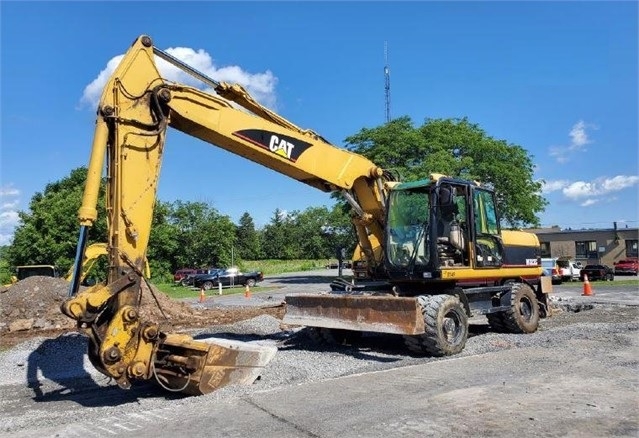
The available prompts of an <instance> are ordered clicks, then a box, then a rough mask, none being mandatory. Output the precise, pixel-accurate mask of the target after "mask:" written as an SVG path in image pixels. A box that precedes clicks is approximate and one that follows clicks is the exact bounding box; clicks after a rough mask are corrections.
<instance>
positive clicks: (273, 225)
mask: <svg viewBox="0 0 639 438" xmlns="http://www.w3.org/2000/svg"><path fill="white" fill-rule="evenodd" d="M293 214H294V213H293ZM291 234H292V227H291V220H290V215H287V214H285V213H284V212H283V211H282V210H280V209H279V208H276V209H275V211H274V212H273V217H272V218H271V222H270V223H268V224H266V225H265V226H264V230H263V231H262V244H261V246H262V251H263V254H264V257H266V258H267V259H282V260H292V259H295V258H296V254H295V251H294V249H293V246H292V244H291V243H292V240H293V238H292V235H291Z"/></svg>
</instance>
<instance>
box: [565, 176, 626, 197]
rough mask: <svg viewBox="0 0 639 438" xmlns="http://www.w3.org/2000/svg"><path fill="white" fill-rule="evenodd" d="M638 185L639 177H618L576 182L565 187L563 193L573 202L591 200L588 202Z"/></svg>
mask: <svg viewBox="0 0 639 438" xmlns="http://www.w3.org/2000/svg"><path fill="white" fill-rule="evenodd" d="M637 184H639V176H636V175H617V176H615V177H612V178H597V179H595V180H593V181H591V182H587V181H575V182H573V183H570V184H569V185H567V186H566V187H564V188H563V189H562V192H563V194H564V196H566V197H567V198H569V199H572V200H578V199H581V198H589V199H588V200H587V201H585V202H588V201H591V200H593V199H596V198H601V197H603V196H608V195H610V194H612V193H615V192H618V191H620V190H623V189H626V188H628V187H632V186H635V185H637Z"/></svg>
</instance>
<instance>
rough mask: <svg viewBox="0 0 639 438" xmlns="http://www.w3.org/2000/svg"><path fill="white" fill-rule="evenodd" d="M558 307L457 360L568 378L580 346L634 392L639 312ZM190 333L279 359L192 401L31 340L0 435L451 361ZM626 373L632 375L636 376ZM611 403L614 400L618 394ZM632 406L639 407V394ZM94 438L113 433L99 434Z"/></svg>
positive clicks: (6, 387)
mask: <svg viewBox="0 0 639 438" xmlns="http://www.w3.org/2000/svg"><path fill="white" fill-rule="evenodd" d="M555 309H556V311H555V312H554V313H555V314H554V315H553V316H552V317H550V318H547V319H544V320H542V321H541V324H540V329H539V330H538V331H537V332H536V333H533V334H529V335H514V334H497V333H492V332H491V331H490V329H489V327H488V325H487V323H486V322H485V318H476V319H473V321H472V322H473V324H472V325H471V336H470V337H469V339H468V341H467V344H466V348H465V349H464V351H463V352H462V353H461V354H459V355H457V356H455V357H459V358H463V357H469V356H477V355H490V354H493V353H498V352H507V351H515V350H522V349H538V348H543V349H551V350H552V351H553V360H554V361H555V362H556V366H557V374H558V375H559V376H561V375H562V373H564V372H566V371H567V370H569V369H570V366H571V365H570V364H571V363H572V361H573V360H574V356H575V351H576V350H574V349H575V348H576V349H579V354H583V348H597V352H598V353H601V352H606V351H609V354H603V355H601V356H600V358H599V359H598V360H603V361H605V363H601V366H602V367H604V368H608V369H610V378H611V379H622V381H621V383H622V385H623V386H625V387H627V388H630V389H632V390H634V391H635V394H637V390H639V381H638V380H637V378H636V376H637V375H638V374H637V372H638V371H639V337H638V336H637V332H638V330H639V307H636V306H616V305H600V304H588V303H583V302H580V303H577V302H573V301H565V302H555ZM188 332H189V333H191V334H192V335H193V336H194V337H195V338H196V339H199V338H205V337H210V336H214V337H221V338H228V339H236V340H242V341H245V342H252V343H259V344H265V345H275V346H277V347H278V353H277V354H276V356H275V358H274V359H273V360H272V361H271V362H270V363H269V365H268V366H267V367H266V368H265V369H264V370H263V373H262V375H261V378H260V379H259V380H257V381H256V382H255V383H254V384H252V385H247V386H235V387H227V388H222V389H220V390H218V391H215V392H214V393H211V394H208V395H206V396H201V397H185V396H183V395H181V394H171V393H166V392H164V391H163V390H161V389H159V388H158V387H157V386H155V385H152V384H150V383H146V382H144V383H140V384H136V385H134V387H133V389H131V390H129V391H124V390H121V389H119V388H118V387H117V386H116V385H115V384H114V383H113V382H110V381H109V380H108V379H107V378H106V377H105V376H103V375H102V374H99V373H97V372H96V371H95V370H94V369H93V367H92V365H91V364H90V363H89V362H88V359H87V358H86V354H85V352H86V338H85V337H84V336H82V335H79V334H77V333H72V332H70V333H63V334H60V335H59V336H58V337H55V338H45V337H37V338H32V339H30V340H28V341H26V342H23V343H20V344H18V345H16V346H14V347H13V348H11V349H9V350H6V351H3V352H1V353H0V391H1V392H2V401H1V402H0V436H11V437H14V438H15V437H17V436H25V437H27V436H38V437H40V436H46V434H42V431H43V430H49V429H50V428H56V427H57V428H59V427H61V425H72V424H73V423H74V422H76V421H79V419H78V408H80V409H81V412H82V421H83V422H84V424H93V423H100V422H101V421H103V419H106V418H110V419H111V420H112V419H113V418H121V417H122V416H131V415H136V412H137V413H138V414H137V415H142V414H141V412H146V413H148V412H163V411H164V410H167V409H177V408H178V407H182V406H187V407H188V406H191V405H193V406H201V404H202V403H207V404H208V403H231V402H233V401H234V400H238V399H245V398H247V397H250V396H251V395H255V394H259V393H262V392H264V391H270V390H276V389H278V388H285V387H291V386H295V385H303V384H310V383H313V382H321V381H326V380H328V379H332V378H337V377H340V376H349V375H354V374H361V373H367V372H373V371H381V370H389V369H393V368H401V367H408V366H412V365H421V364H427V363H431V362H437V361H445V360H450V359H449V358H430V357H420V356H417V355H413V354H411V353H409V352H408V351H407V350H406V349H405V348H404V346H403V343H402V341H401V338H400V337H397V336H390V335H380V334H366V335H365V336H364V337H363V338H362V339H361V341H360V342H359V343H358V344H357V345H356V346H354V347H347V346H321V345H317V344H315V343H313V342H312V341H311V340H310V338H308V337H307V336H306V331H305V330H303V329H299V328H293V327H286V326H282V325H281V321H280V319H278V318H276V317H274V316H271V315H259V316H257V317H254V318H251V319H247V320H245V321H242V322H237V323H232V324H227V325H216V326H211V327H207V328H199V329H190V330H189V331H188ZM601 358H603V359H601ZM523 365H525V364H522V366H523ZM476 371H477V370H468V372H469V373H470V372H476ZM629 373H630V374H631V375H634V376H635V378H629V377H628V374H629ZM611 397H612V399H614V394H613V395H611ZM634 401H635V402H636V403H635V406H636V407H639V396H638V397H637V398H636V399H635V400H634ZM547 409H548V408H547ZM69 427H71V426H69ZM69 430H70V429H69ZM85 432H86V430H85ZM84 435H86V433H84ZM115 435H117V434H115ZM546 435H547V436H556V435H555V434H553V433H547V434H546ZM613 435H615V436H617V435H618V436H639V419H638V418H636V417H635V418H628V424H626V425H625V426H624V428H623V430H622V432H620V433H619V434H613ZM56 436H58V435H56ZM74 436H75V435H74ZM77 436H79V435H77ZM92 436H113V435H111V434H104V435H100V434H99V433H97V432H96V434H95V435H92ZM433 436H437V435H433ZM592 436H598V435H592Z"/></svg>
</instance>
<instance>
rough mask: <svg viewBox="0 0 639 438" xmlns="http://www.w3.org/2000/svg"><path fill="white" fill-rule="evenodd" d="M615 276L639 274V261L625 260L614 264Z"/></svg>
mask: <svg viewBox="0 0 639 438" xmlns="http://www.w3.org/2000/svg"><path fill="white" fill-rule="evenodd" d="M614 266H615V275H637V274H639V259H625V260H619V261H618V262H616V263H614Z"/></svg>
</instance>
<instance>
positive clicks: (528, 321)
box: [486, 283, 540, 333]
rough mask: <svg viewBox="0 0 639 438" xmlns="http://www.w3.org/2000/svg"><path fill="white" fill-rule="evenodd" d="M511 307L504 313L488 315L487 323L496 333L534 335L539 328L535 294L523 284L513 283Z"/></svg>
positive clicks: (537, 304) (537, 305)
mask: <svg viewBox="0 0 639 438" xmlns="http://www.w3.org/2000/svg"><path fill="white" fill-rule="evenodd" d="M510 302H511V307H510V309H509V310H507V311H505V312H496V313H489V314H488V315H486V316H487V318H488V323H489V324H490V326H491V327H492V328H493V329H494V330H495V331H497V332H504V333H534V332H535V331H537V328H538V327H539V318H540V312H539V303H538V302H537V297H536V296H535V292H534V291H533V290H532V288H531V287H530V286H528V285H527V284H525V283H513V284H512V291H511V292H510Z"/></svg>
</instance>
